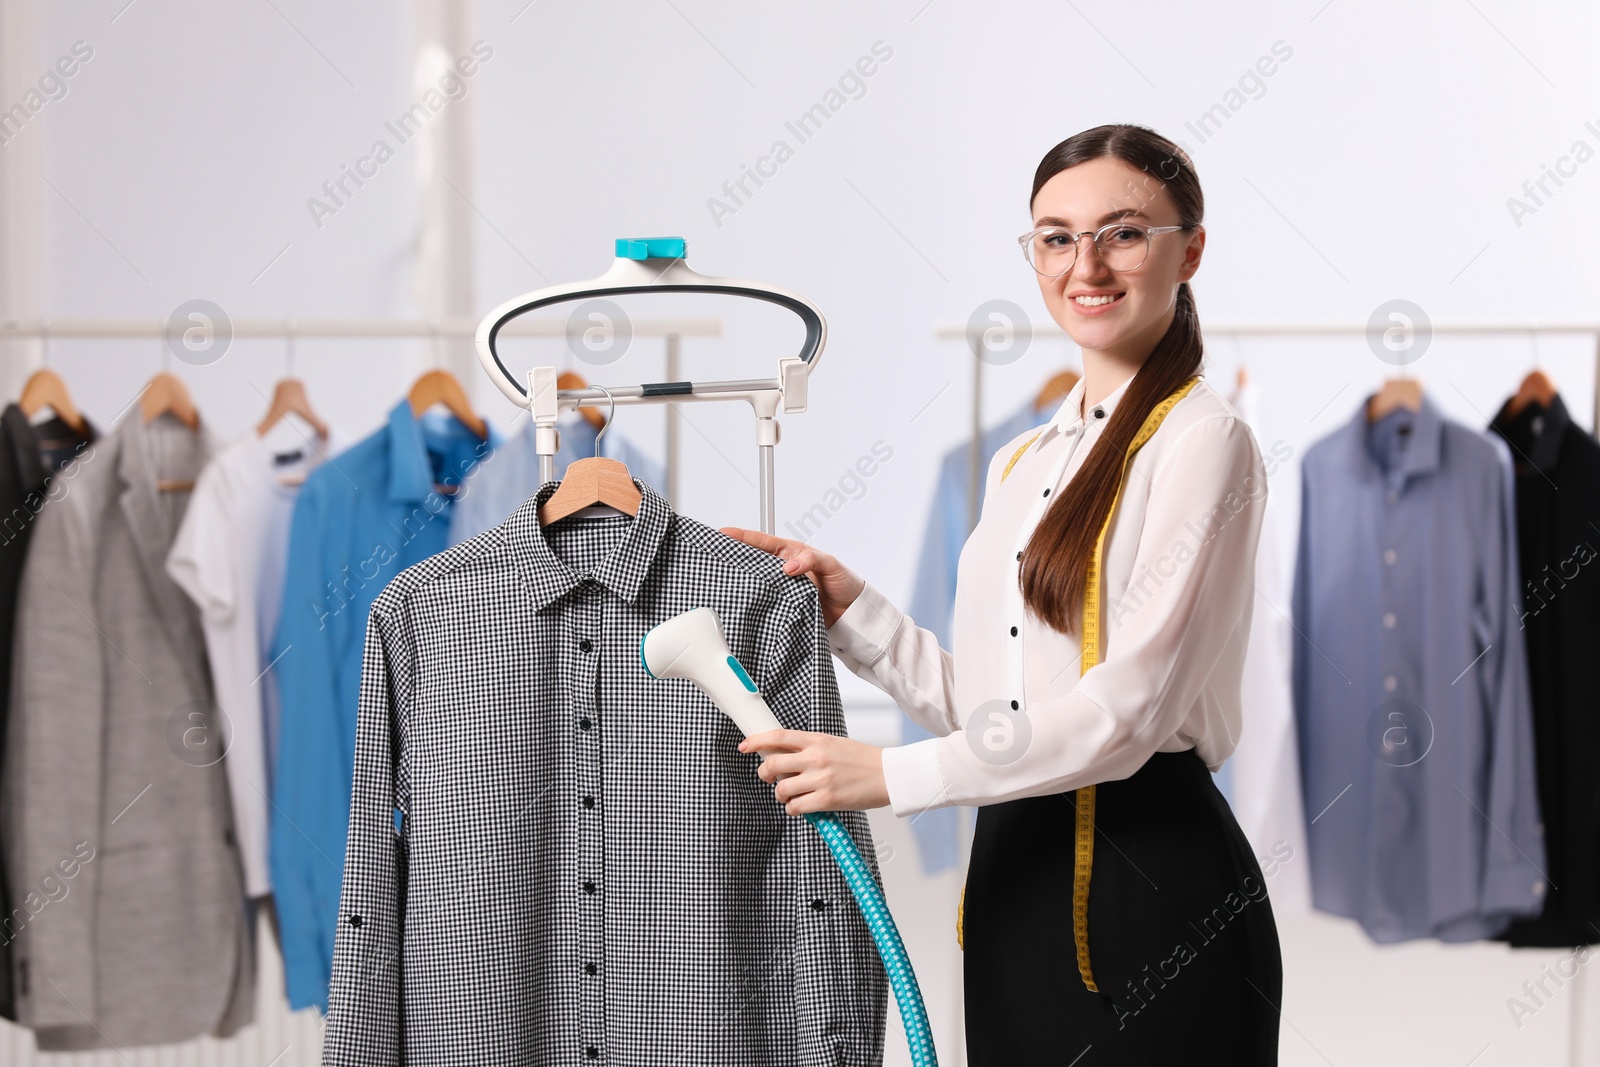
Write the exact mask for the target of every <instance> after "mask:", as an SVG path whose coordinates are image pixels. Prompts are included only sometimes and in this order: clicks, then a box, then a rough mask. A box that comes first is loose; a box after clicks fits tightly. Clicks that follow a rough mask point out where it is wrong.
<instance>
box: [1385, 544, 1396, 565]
mask: <svg viewBox="0 0 1600 1067" xmlns="http://www.w3.org/2000/svg"><path fill="white" fill-rule="evenodd" d="M1383 561H1384V562H1385V563H1390V564H1392V563H1394V561H1395V554H1394V549H1392V548H1386V549H1384V550H1383Z"/></svg>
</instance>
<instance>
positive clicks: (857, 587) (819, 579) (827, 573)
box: [722, 526, 866, 626]
mask: <svg viewBox="0 0 1600 1067" xmlns="http://www.w3.org/2000/svg"><path fill="white" fill-rule="evenodd" d="M722 532H723V533H725V534H727V535H728V536H729V537H731V538H733V539H734V540H736V541H743V542H744V543H745V544H747V545H750V546H751V547H752V548H759V549H761V550H762V551H763V552H771V553H772V554H773V555H775V556H777V557H778V558H779V559H781V560H783V573H785V574H803V575H805V576H806V577H807V578H810V579H811V584H813V585H815V586H816V587H817V592H818V593H819V594H821V598H822V623H823V625H824V626H832V625H833V624H834V623H836V622H838V621H839V616H841V615H843V614H844V610H845V608H848V607H849V606H850V605H851V604H853V603H855V599H856V597H858V596H860V595H861V590H862V587H863V586H865V585H866V583H865V582H863V581H862V580H861V578H860V577H859V576H858V575H857V574H856V573H855V572H854V571H852V570H851V569H850V568H849V567H846V566H845V565H844V564H843V563H840V562H839V560H838V558H837V557H835V556H830V555H828V553H826V552H820V551H818V550H817V549H815V548H812V547H811V546H810V545H808V544H806V543H805V542H804V541H796V540H793V539H792V538H788V537H778V536H776V535H774V534H769V533H762V532H761V531H760V530H746V529H743V528H741V527H738V526H724V527H722Z"/></svg>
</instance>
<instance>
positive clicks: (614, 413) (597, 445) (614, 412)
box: [594, 385, 617, 459]
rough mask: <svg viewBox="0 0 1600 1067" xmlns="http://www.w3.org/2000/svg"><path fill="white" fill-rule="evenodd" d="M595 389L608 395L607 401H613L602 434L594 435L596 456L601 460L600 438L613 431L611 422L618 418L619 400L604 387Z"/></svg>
mask: <svg viewBox="0 0 1600 1067" xmlns="http://www.w3.org/2000/svg"><path fill="white" fill-rule="evenodd" d="M595 388H596V389H598V390H600V391H601V392H602V393H604V394H606V399H607V400H609V401H611V410H609V411H607V412H606V421H605V425H603V426H601V427H600V432H599V433H597V434H595V435H594V455H595V458H596V459H599V458H600V438H602V437H604V436H605V435H606V431H607V430H609V429H611V420H612V419H614V418H616V417H617V398H616V397H614V396H612V395H611V390H609V389H607V388H606V387H605V386H603V385H597V386H595Z"/></svg>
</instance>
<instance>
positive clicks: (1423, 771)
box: [1293, 395, 1546, 942]
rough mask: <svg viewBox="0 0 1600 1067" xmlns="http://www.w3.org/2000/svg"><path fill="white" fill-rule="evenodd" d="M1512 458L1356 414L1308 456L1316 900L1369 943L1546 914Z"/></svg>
mask: <svg viewBox="0 0 1600 1067" xmlns="http://www.w3.org/2000/svg"><path fill="white" fill-rule="evenodd" d="M1520 585H1521V582H1520V580H1519V575H1518V557H1517V546H1516V515H1515V510H1514V507H1513V488H1512V470H1511V462H1510V452H1509V450H1508V449H1507V448H1506V446H1505V443H1504V442H1503V441H1501V440H1498V439H1496V438H1494V437H1492V436H1491V435H1489V434H1488V433H1485V432H1479V431H1477V430H1474V429H1471V428H1469V427H1466V426H1462V425H1460V424H1458V423H1455V422H1451V421H1448V420H1446V419H1444V418H1443V417H1441V415H1440V414H1439V411H1438V409H1437V408H1436V407H1435V406H1434V404H1433V401H1432V400H1431V399H1429V398H1428V397H1427V396H1426V395H1425V396H1424V397H1423V400H1422V408H1421V410H1420V411H1418V412H1411V411H1409V410H1407V409H1405V408H1400V409H1398V410H1396V411H1393V412H1390V413H1389V414H1387V415H1385V416H1384V417H1383V418H1382V419H1380V420H1379V421H1378V422H1377V423H1375V424H1373V425H1371V426H1370V427H1369V426H1368V424H1367V421H1366V405H1365V404H1364V403H1363V404H1362V405H1361V408H1360V409H1359V410H1358V411H1357V412H1356V414H1355V416H1354V417H1353V418H1352V419H1351V420H1350V421H1349V422H1347V423H1346V424H1345V425H1344V426H1343V427H1341V428H1340V429H1338V430H1335V431H1334V432H1333V433H1332V434H1330V435H1329V436H1327V437H1326V438H1324V439H1323V440H1321V441H1319V442H1317V443H1316V444H1315V445H1313V446H1312V447H1311V448H1310V449H1309V450H1307V452H1306V455H1305V459H1304V462H1303V482H1302V498H1301V520H1300V546H1299V555H1298V558H1297V560H1296V564H1295V583H1294V594H1293V595H1294V608H1293V611H1294V622H1295V639H1294V655H1293V682H1294V701H1295V717H1296V720H1297V724H1298V727H1299V736H1300V765H1301V780H1302V784H1303V788H1304V792H1305V811H1306V818H1307V820H1308V822H1309V826H1308V847H1309V849H1310V864H1311V868H1310V869H1311V881H1312V896H1313V901H1314V903H1315V905H1316V907H1318V908H1319V909H1321V910H1323V911H1328V912H1332V913H1334V914H1336V915H1344V916H1348V917H1350V918H1353V919H1356V920H1357V921H1359V922H1360V923H1361V925H1362V927H1363V928H1364V929H1365V930H1366V932H1367V933H1368V935H1370V936H1371V937H1372V939H1373V940H1374V941H1379V942H1391V941H1401V940H1405V939H1408V938H1422V937H1431V938H1438V939H1440V940H1443V941H1469V940H1477V939H1482V938H1488V937H1492V936H1494V935H1495V934H1497V933H1499V932H1500V931H1501V930H1503V929H1504V928H1505V927H1506V926H1507V925H1508V923H1509V922H1510V921H1511V919H1512V918H1513V917H1515V916H1527V915H1536V914H1538V912H1539V911H1540V908H1541V906H1542V904H1543V899H1544V891H1545V874H1544V872H1545V869H1546V868H1545V852H1544V841H1543V836H1542V828H1541V825H1540V817H1539V806H1538V804H1539V801H1538V794H1537V792H1536V789H1535V786H1536V783H1535V779H1534V773H1535V772H1534V763H1533V745H1532V730H1533V727H1532V713H1531V700H1530V696H1529V683H1528V670H1527V662H1526V649H1525V646H1524V643H1523V640H1522V634H1521V633H1520V632H1519V619H1520V617H1521V610H1520V607H1519V593H1518V590H1519V587H1520Z"/></svg>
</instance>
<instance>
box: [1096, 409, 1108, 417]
mask: <svg viewBox="0 0 1600 1067" xmlns="http://www.w3.org/2000/svg"><path fill="white" fill-rule="evenodd" d="M1094 417H1095V418H1097V419H1103V418H1105V417H1106V413H1105V409H1104V408H1095V409H1094Z"/></svg>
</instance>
